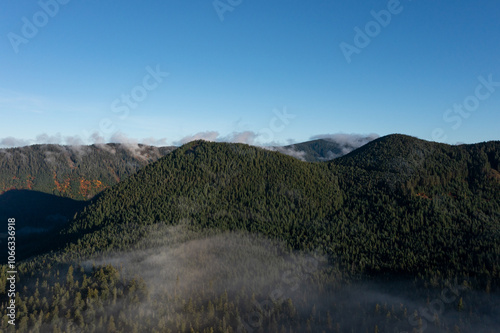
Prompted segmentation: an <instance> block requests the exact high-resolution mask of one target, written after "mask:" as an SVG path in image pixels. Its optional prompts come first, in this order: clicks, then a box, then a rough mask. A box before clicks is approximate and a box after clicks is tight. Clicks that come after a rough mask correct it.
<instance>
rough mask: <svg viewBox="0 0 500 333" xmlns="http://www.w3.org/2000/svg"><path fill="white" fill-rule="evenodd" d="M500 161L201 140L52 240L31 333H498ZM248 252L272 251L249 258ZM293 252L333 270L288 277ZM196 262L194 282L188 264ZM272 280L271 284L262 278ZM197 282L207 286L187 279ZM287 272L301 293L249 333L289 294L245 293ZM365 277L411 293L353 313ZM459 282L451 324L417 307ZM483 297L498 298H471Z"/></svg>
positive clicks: (468, 155) (37, 275)
mask: <svg viewBox="0 0 500 333" xmlns="http://www.w3.org/2000/svg"><path fill="white" fill-rule="evenodd" d="M499 165H500V142H499V141H495V142H487V143H479V144H474V145H461V146H449V145H444V144H437V143H432V142H426V141H423V140H419V139H416V138H413V137H408V136H404V135H390V136H386V137H382V138H379V139H377V140H374V141H372V142H370V143H368V144H367V145H365V146H363V147H362V148H360V149H358V150H356V151H353V152H351V153H350V154H348V155H346V156H343V157H341V158H337V159H335V160H332V161H329V162H316V163H308V162H302V161H299V160H297V159H294V158H292V157H290V156H286V155H283V154H281V153H279V152H274V151H269V150H264V149H260V148H256V147H251V146H248V145H243V144H228V143H210V142H204V141H194V142H191V143H188V144H186V145H184V146H182V147H180V148H178V149H176V150H174V151H173V152H172V153H170V154H168V155H166V156H165V157H163V158H160V159H159V160H157V161H156V162H154V163H150V164H148V165H146V166H145V167H144V168H142V169H140V170H139V171H138V172H137V173H135V174H133V175H131V176H130V177H128V178H127V179H125V180H123V181H121V182H119V183H118V184H116V185H114V186H113V187H111V188H109V189H106V190H104V191H103V192H102V193H101V194H100V195H98V196H95V197H94V198H93V199H91V201H90V202H89V203H88V205H86V206H85V207H84V208H83V210H81V211H79V212H78V213H77V214H76V215H75V217H74V219H72V220H71V221H70V222H69V224H68V225H66V226H65V227H64V228H63V229H61V230H60V231H59V233H58V234H54V236H53V237H52V238H51V239H50V240H47V241H46V242H45V243H42V244H39V249H40V251H48V250H53V251H54V252H47V253H46V254H44V255H40V256H38V257H35V258H32V259H31V260H27V261H25V262H24V263H22V264H21V265H19V267H18V271H19V274H20V279H21V280H22V281H26V282H24V283H25V285H26V286H27V287H26V288H27V289H26V292H27V291H28V290H30V291H31V292H36V293H38V296H36V297H37V298H34V299H31V300H30V299H29V297H27V298H26V299H25V300H23V302H24V303H23V304H24V307H25V308H26V311H24V315H25V317H24V318H26V320H25V322H24V325H25V327H26V328H27V327H38V329H42V327H47V325H49V326H50V327H51V328H53V327H57V328H58V329H60V330H63V331H68V330H70V331H71V330H75V331H77V330H78V329H84V331H87V330H88V331H96V332H105V331H114V330H117V331H134V330H135V331H145V330H146V331H153V328H154V329H156V331H158V332H237V331H238V332H244V330H246V331H247V332H253V331H256V332H257V331H259V332H271V331H272V332H278V331H280V332H281V331H283V332H285V331H286V332H304V331H308V332H322V331H325V332H351V331H356V332H357V331H363V332H365V331H367V332H368V331H370V332H373V331H375V332H378V331H379V329H380V331H381V332H382V331H391V332H393V331H394V330H393V329H395V328H396V327H404V328H405V329H406V331H411V329H413V328H414V329H417V328H420V329H422V327H423V326H424V322H425V323H426V324H425V326H426V327H427V322H428V323H429V325H430V324H431V322H432V325H434V326H432V327H433V328H431V327H430V326H429V331H430V332H447V331H453V330H455V331H464V332H465V331H470V330H471V329H472V328H473V327H487V328H488V329H489V330H487V331H488V332H493V331H494V327H497V326H495V325H497V324H498V317H497V316H496V315H497V314H500V311H499V310H498V304H499V303H498V297H497V294H496V293H497V292H498V286H499V284H500V266H499V265H500V195H499V194H500V177H499V174H500V173H499V172H500V169H499ZM176 228H180V229H176ZM176 230H177V231H176ZM178 230H182V232H180V235H182V236H181V237H180V238H181V239H182V241H181V242H179V243H176V242H174V241H172V238H171V237H172V234H176V235H178V233H179V231H178ZM207 235H208V236H207ZM220 235H225V236H224V237H228V238H229V239H230V240H232V241H230V242H231V244H232V245H227V244H226V243H225V242H227V239H226V240H223V238H218V237H222V236H220ZM248 235H251V236H248ZM206 237H208V238H206ZM211 237H215V238H211ZM246 237H257V238H251V239H252V240H250V241H249V240H248V239H247V238H246ZM260 237H263V239H266V240H272V241H273V242H278V243H279V245H276V246H275V245H272V246H270V245H265V244H267V243H265V242H267V241H263V240H262V238H260ZM207 239H209V240H210V241H207ZM235 239H238V240H237V241H235ZM207 242H208V243H207ZM214 244H215V245H214ZM241 244H263V245H262V247H260V246H261V245H259V246H258V247H257V248H252V250H251V251H250V252H249V253H247V255H245V254H244V253H246V252H248V251H247V250H248V249H247V248H240V247H239V246H240V245H241ZM248 246H250V245H248ZM179 249H180V250H179ZM292 250H293V251H306V252H305V253H307V252H308V251H313V252H315V253H316V255H315V256H317V257H315V258H322V256H325V258H326V259H325V262H324V263H322V264H321V265H319V266H318V264H316V266H318V267H316V266H315V267H316V268H315V269H314V270H312V271H311V270H309V271H307V272H306V273H307V274H305V272H304V271H306V270H305V268H304V267H306V266H307V265H305V266H304V265H302V266H300V267H302V268H301V269H300V272H299V273H297V274H296V275H294V276H293V279H292V280H290V276H289V275H288V273H286V272H288V270H287V268H286V267H287V266H286V265H287V263H290V262H291V261H292V262H301V260H305V261H307V260H306V259H304V258H302V257H300V256H299V257H300V258H302V259H290V258H289V257H288V256H289V254H287V253H290V252H289V251H292ZM269 251H271V252H272V253H275V254H276V258H273V259H271V258H267V259H262V260H264V261H263V262H264V263H268V264H269V265H271V266H269V267H272V269H271V268H269V267H267V266H266V267H261V266H256V265H257V264H256V263H252V264H251V262H253V260H255V258H260V257H261V256H265V255H268V254H269V253H271V252H269ZM268 252H269V253H268ZM162 253H163V254H162ZM187 253H190V255H188V254H187ZM266 253H267V254H266ZM300 253H303V252H300ZM174 254H175V255H174ZM191 254H192V255H193V256H192V257H191ZM249 254H250V255H249ZM318 256H319V257H318ZM124 258H128V259H124ZM217 258H228V259H227V262H225V261H224V260H222V261H223V263H220V262H219V261H217ZM229 258H231V259H229ZM294 258H295V257H294ZM295 260H298V261H295ZM315 260H316V261H315V262H316V263H319V262H323V261H322V260H321V259H315ZM191 261H193V262H194V263H197V264H196V265H195V266H196V267H198V268H196V269H195V268H194V267H193V270H194V271H183V270H182V269H180V268H178V267H184V266H183V265H189V263H190V262H191ZM181 262H182V264H180V263H181ZM241 262H248V263H247V265H246V266H241V265H238V263H241ZM176 263H178V264H176ZM92 265H93V266H94V267H92ZM120 265H124V267H125V268H122V270H120V268H119V267H120ZM177 265H179V266H177ZM200 265H201V266H203V267H204V265H208V266H209V267H211V266H213V267H215V268H214V269H215V271H217V272H218V273H214V272H213V271H212V270H209V268H207V271H200V269H201V268H199V267H201V266H200ZM228 265H229V267H228ZM232 265H234V266H232ZM264 266H265V265H264ZM127 267H129V269H131V270H132V272H133V274H132V273H130V272H129V273H127ZM155 267H156V268H155ZM161 267H164V268H161ZM257 267H259V268H257ZM73 269H74V270H73ZM158 269H160V271H157V270H158ZM265 271H266V272H268V273H269V274H271V275H265V277H264V275H259V274H262V272H265ZM42 272H43V273H42ZM77 272H78V273H77ZM207 272H208V273H207ZM5 274H6V269H5V268H4V270H3V271H2V275H5ZM213 274H215V275H213ZM218 274H219V275H218ZM220 274H223V277H221V275H220ZM266 274H267V273H266ZM134 276H135V277H137V276H139V277H143V278H144V279H145V280H142V279H141V278H132V277H134ZM191 276H197V277H198V278H197V279H195V281H192V283H191V284H190V283H187V282H185V279H190V277H191ZM280 276H282V282H283V280H284V281H285V282H290V281H295V282H290V283H288V285H291V286H292V287H288V289H289V290H288V292H286V293H285V296H283V297H285V298H283V299H282V302H281V301H280V302H277V301H276V297H274V296H273V297H274V298H273V297H271V300H272V302H271V305H270V306H271V307H272V309H273V310H272V311H271V310H263V309H260V310H255V311H258V314H260V315H261V317H262V318H263V319H262V320H261V321H259V324H258V325H253V324H252V325H250V326H248V325H247V326H245V325H243V324H242V320H243V319H244V318H248V316H246V317H245V315H246V314H251V313H253V311H254V310H252V309H253V307H254V306H255V303H256V302H257V301H256V299H258V298H259V297H268V298H269V296H266V295H275V296H276V292H275V290H274V291H273V289H272V286H271V287H255V288H256V289H252V288H250V287H246V286H248V285H249V284H250V285H252V286H254V283H257V282H256V281H262V280H263V281H268V283H271V282H270V281H275V280H276V279H278V280H279V277H280ZM1 278H2V280H5V278H4V276H2V277H1ZM37 279H39V281H36V286H35V280H37ZM235 279H236V280H235ZM239 279H241V281H240V280H239ZM374 279H375V280H374ZM47 280H50V281H57V285H56V287H51V284H48V283H47ZM218 280H221V281H223V282H221V283H222V284H221V285H218V284H217V285H216V286H215V287H214V285H213V283H216V282H214V281H218ZM366 280H369V281H382V282H381V283H388V285H384V286H383V287H382V289H383V290H385V292H389V291H390V292H395V291H394V288H396V287H395V285H396V282H397V283H398V284H399V282H401V283H402V285H401V286H400V287H397V290H398V295H394V294H392V296H391V297H389V296H387V294H386V293H385V294H384V295H385V296H383V297H382V296H380V297H382V298H377V297H379V296H373V297H372V298H369V297H367V298H363V301H359V302H357V303H355V304H351V303H350V301H347V300H348V299H349V298H350V297H351V296H352V295H354V294H356V295H357V292H358V291H356V290H357V289H356V288H357V287H356V286H357V285H358V283H360V282H359V281H366ZM44 281H45V282H44ZM176 281H177V282H176ZM235 281H240V282H235ZM243 281H246V282H243ZM250 281H253V282H250ZM412 281H414V282H412ZM418 281H423V282H421V283H420V282H418ZM453 281H455V282H454V283H455V287H454V288H455V289H453V290H456V293H455V295H456V296H455V298H453V301H449V302H448V303H446V304H451V305H450V306H453V307H454V308H455V310H456V311H459V313H458V312H457V314H456V315H455V314H454V315H453V316H451V317H452V319H449V320H450V321H447V320H448V319H446V320H445V318H446V317H441V313H440V314H439V315H436V313H435V314H434V317H432V316H431V317H430V319H429V317H426V316H424V315H423V314H422V313H421V312H419V311H420V310H419V311H416V312H415V313H413V312H412V311H413V308H414V307H413V305H410V304H413V302H417V303H418V301H415V297H416V298H417V299H420V300H421V301H423V302H424V303H423V305H425V304H426V303H425V299H427V304H429V302H430V301H431V300H432V299H433V298H435V297H439V295H440V293H441V294H442V290H443V288H445V287H446V288H449V285H450V283H453ZM282 282H279V281H278V282H277V283H278V285H280V286H281V285H282V284H283V283H282ZM183 283H185V284H183ZM232 283H234V285H235V287H234V288H232V287H230V286H231V285H232ZM273 283H274V282H273ZM377 283H378V282H377ZM456 283H458V285H459V286H460V288H462V289H460V288H458V287H457V285H456ZM285 284H286V283H285ZM194 285H197V286H200V287H199V288H198V287H196V288H195V287H193V286H194ZM264 285H267V284H266V283H264ZM266 288H267V289H266ZM280 288H282V287H280ZM352 288H354V289H356V290H354V289H352ZM457 288H458V289H457ZM471 289H473V290H476V292H477V293H484V292H486V293H487V294H488V295H490V293H491V294H492V295H493V296H491V297H490V296H488V297H483V296H482V294H476V293H472V292H470V293H469V294H468V295H465V290H469V291H470V290H471ZM280 290H283V289H280ZM346 290H350V291H346ZM391 290H392V291H391ZM351 292H352V293H351ZM70 295H77V296H70ZM78 295H79V296H78ZM319 295H321V296H319ZM322 295H328V298H326V299H323V298H322V297H323V296H322ZM339 295H343V296H341V297H340V296H339ZM403 295H404V296H403ZM339 297H340V298H339ZM363 297H364V296H363ZM406 297H411V299H412V301H408V300H407V298H406ZM37 299H38V301H37ZM44 299H45V300H44ZM340 299H343V301H342V300H340ZM449 299H451V298H449ZM51 300H52V301H51ZM388 300H389V301H388ZM4 304H5V303H4ZM166 304H167V305H166ZM252 304H254V305H252ZM391 304H392V305H391ZM266 306H269V304H268V305H266ZM144 308H148V309H152V310H151V311H152V313H155V314H156V313H161V314H162V315H158V316H153V315H152V313H151V312H147V311H145V312H141V310H139V309H144ZM28 309H31V310H32V311H34V312H35V315H34V316H33V318H31V317H28V313H31V312H32V311H28ZM353 309H354V313H355V315H354V316H353V315H352V313H353V312H352V311H353ZM486 309H488V310H486ZM4 311H5V308H4ZM449 311H451V310H449ZM462 311H463V313H462ZM490 311H492V312H490ZM54 312H56V313H55V314H54ZM49 313H50V314H49ZM453 313H455V312H453ZM491 313H492V314H491ZM346 316H349V317H348V318H349V319H347V317H346ZM436 316H437V317H436ZM21 317H22V316H21ZM250 317H252V315H250ZM64 318H65V319H64ZM495 318H497V319H495ZM96 323H97V324H96ZM478 323H479V324H478ZM481 324H483V325H485V326H481ZM44 325H45V326H44ZM242 325H243V326H245V329H244V330H243V329H242ZM400 325H403V326H400ZM478 325H479V326H478ZM5 327H7V326H6V324H5V322H3V324H2V328H5ZM403 331H404V330H400V331H398V332H403Z"/></svg>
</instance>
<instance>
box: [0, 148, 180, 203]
mask: <svg viewBox="0 0 500 333" xmlns="http://www.w3.org/2000/svg"><path fill="white" fill-rule="evenodd" d="M174 149H175V147H153V146H145V145H127V144H102V145H101V144H99V145H91V146H61V145H50V144H47V145H32V146H26V147H21V148H9V149H0V194H1V193H3V192H6V191H9V190H13V189H18V190H20V189H27V190H35V191H39V192H43V193H49V194H54V195H58V196H63V197H67V198H72V199H76V200H87V199H89V198H91V197H93V196H94V195H95V194H97V193H99V192H100V191H102V190H103V189H105V188H108V187H111V186H113V185H114V184H116V183H118V182H119V181H120V180H122V179H124V178H126V177H128V176H130V175H131V174H133V173H135V172H136V171H137V170H139V169H140V168H142V167H144V166H145V165H147V164H148V163H151V162H153V161H156V160H157V159H158V158H160V157H162V156H164V155H166V154H168V153H169V152H171V151H172V150H174Z"/></svg>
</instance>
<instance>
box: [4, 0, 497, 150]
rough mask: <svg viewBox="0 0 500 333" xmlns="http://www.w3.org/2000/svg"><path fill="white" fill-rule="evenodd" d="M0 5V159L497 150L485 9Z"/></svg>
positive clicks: (68, 1)
mask: <svg viewBox="0 0 500 333" xmlns="http://www.w3.org/2000/svg"><path fill="white" fill-rule="evenodd" d="M5 3H7V4H5ZM5 3H4V4H3V6H2V7H3V8H2V10H1V11H0V55H1V57H2V61H1V62H0V116H1V121H0V146H3V147H6V146H12V145H22V144H27V143H46V142H57V143H80V142H81V143H92V142H94V141H105V142H108V141H116V140H137V141H139V142H145V143H156V144H179V143H182V142H184V141H186V140H187V139H189V138H198V137H202V138H203V137H204V138H208V139H214V140H233V141H246V142H250V143H254V144H270V143H282V144H285V143H288V142H290V141H295V142H300V141H305V140H308V139H309V138H311V137H313V136H315V135H319V134H329V133H330V134H333V133H359V134H369V133H376V134H379V135H386V134H391V133H404V134H408V135H413V136H417V137H419V138H421V139H425V140H432V141H439V142H446V143H451V144H454V143H457V142H465V143H473V142H480V141H487V140H499V139H500V137H499V133H500V131H499V128H500V126H499V124H500V62H499V54H500V52H499V51H500V10H499V9H500V6H499V4H498V2H497V1H493V0H488V1H480V2H472V1H460V0H459V1H439V2H437V1H431V0H418V1H417V0H413V1H411V0H404V1H400V2H398V1H395V0H391V1H361V0H359V1H325V0H321V1H319V0H312V1H296V0H275V1H262V0H252V1H249V0H243V1H239V0H217V1H215V2H214V1H213V0H203V1H201V0H197V1H196V0H195V1H184V0H183V1H180V0H171V1H159V0H156V1H153V0H152V1H142V2H140V1H97V0H88V1H78V0H59V1H57V0H41V1H39V2H36V1H26V0H17V1H8V2H5ZM214 4H215V5H214ZM56 5H57V6H56ZM44 8H45V9H44ZM374 13H377V14H375V15H374ZM387 14H388V15H387ZM375 16H379V17H378V21H377V19H376V18H375ZM221 18H223V20H222V19H221ZM33 28H34V29H35V30H34V29H33ZM359 31H361V34H360V33H359ZM346 45H348V46H346ZM341 46H343V47H341ZM346 50H350V51H349V52H350V53H349V52H347V53H346ZM353 50H355V52H354V51H353ZM154 72H156V74H153V75H152V74H151V73H154ZM166 73H168V75H167V74H166ZM488 82H489V83H488ZM127 96H128V97H127Z"/></svg>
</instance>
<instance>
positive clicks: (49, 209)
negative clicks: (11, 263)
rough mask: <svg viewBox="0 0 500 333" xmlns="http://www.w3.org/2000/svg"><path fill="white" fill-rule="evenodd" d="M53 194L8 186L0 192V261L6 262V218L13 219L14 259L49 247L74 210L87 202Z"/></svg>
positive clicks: (81, 207)
mask: <svg viewBox="0 0 500 333" xmlns="http://www.w3.org/2000/svg"><path fill="white" fill-rule="evenodd" d="M88 203H89V202H88V201H77V200H73V199H69V198H64V197H60V196H56V195H52V194H47V193H43V192H38V191H30V190H10V191H7V192H5V193H3V194H2V195H0V221H1V227H0V248H5V249H6V250H5V251H0V263H5V262H6V253H7V245H6V242H7V236H8V235H7V231H8V224H7V221H8V219H9V218H14V219H15V221H16V222H15V232H16V234H15V237H16V261H19V260H22V259H24V258H27V257H29V256H32V255H36V254H40V253H42V252H45V251H47V250H49V249H50V248H51V243H53V242H52V240H54V238H55V237H56V233H57V231H58V230H60V229H61V228H62V227H63V226H65V225H66V224H67V222H68V221H69V220H71V219H72V218H73V216H74V215H75V213H76V212H78V211H79V210H81V209H83V208H84V207H85V206H87V205H88Z"/></svg>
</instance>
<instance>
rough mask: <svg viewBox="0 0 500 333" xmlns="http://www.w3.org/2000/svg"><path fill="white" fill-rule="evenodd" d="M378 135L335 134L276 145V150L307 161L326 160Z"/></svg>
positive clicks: (343, 153)
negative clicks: (281, 145)
mask: <svg viewBox="0 0 500 333" xmlns="http://www.w3.org/2000/svg"><path fill="white" fill-rule="evenodd" d="M377 137H378V136H376V135H370V136H361V135H343V134H336V135H331V136H325V138H320V139H315V140H311V141H306V142H301V143H294V144H292V145H288V146H283V147H276V150H277V151H279V152H281V153H284V154H287V155H290V156H294V157H297V158H299V159H301V160H304V161H307V162H317V161H328V160H333V159H335V158H338V157H341V156H344V155H346V154H348V153H350V152H351V151H353V150H355V149H358V148H359V147H361V146H363V145H365V144H366V143H368V142H370V141H372V140H374V139H375V138H377Z"/></svg>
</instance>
